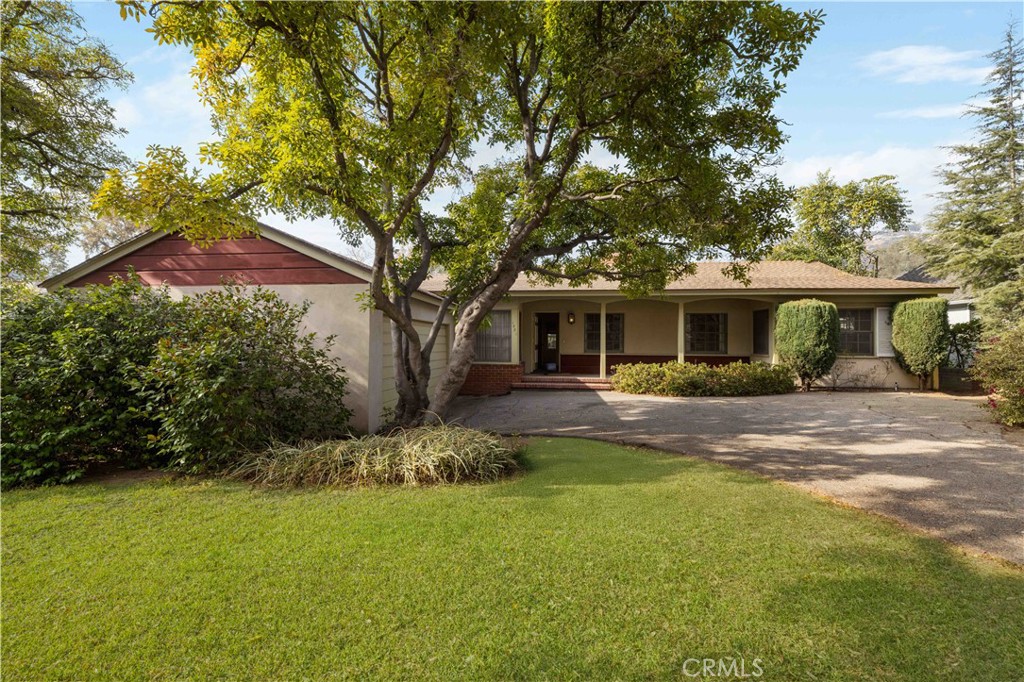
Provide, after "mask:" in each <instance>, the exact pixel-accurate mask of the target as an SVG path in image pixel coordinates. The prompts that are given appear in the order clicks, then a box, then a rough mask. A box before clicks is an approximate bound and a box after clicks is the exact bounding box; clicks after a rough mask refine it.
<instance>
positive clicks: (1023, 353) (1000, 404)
mask: <svg viewBox="0 0 1024 682" xmlns="http://www.w3.org/2000/svg"><path fill="white" fill-rule="evenodd" d="M971 374H972V375H973V376H974V378H975V379H977V380H978V381H979V382H981V385H982V386H984V387H985V389H986V390H987V391H988V407H990V408H991V409H992V410H993V412H994V413H995V417H996V419H997V420H998V421H1000V422H1002V423H1003V424H1006V425H1008V426H1024V322H1020V323H1018V324H1017V326H1015V327H1012V328H1011V329H1009V330H1008V331H1006V332H1003V333H1002V334H1000V335H999V336H998V337H996V338H993V339H991V340H990V341H989V342H988V343H986V344H985V345H984V346H983V347H982V348H981V350H980V351H979V352H978V354H977V356H976V357H975V361H974V366H973V367H972V368H971Z"/></svg>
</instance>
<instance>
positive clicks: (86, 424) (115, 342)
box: [0, 279, 182, 488]
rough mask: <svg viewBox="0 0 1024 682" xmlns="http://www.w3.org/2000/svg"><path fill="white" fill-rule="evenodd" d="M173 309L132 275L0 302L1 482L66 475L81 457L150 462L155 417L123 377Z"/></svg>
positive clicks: (174, 315) (176, 307) (147, 354)
mask: <svg viewBox="0 0 1024 682" xmlns="http://www.w3.org/2000/svg"><path fill="white" fill-rule="evenodd" d="M181 316H182V306H181V304H178V303H175V302H174V301H172V300H171V298H170V296H169V295H168V293H167V291H166V290H163V289H153V288H150V287H147V286H143V285H142V284H141V283H140V282H139V281H138V280H137V279H132V280H128V281H124V280H117V281H115V282H114V283H113V284H111V285H110V286H103V287H88V288H85V289H62V290H60V291H58V292H56V293H54V294H50V295H46V296H33V297H31V298H29V299H27V300H25V301H23V302H21V303H20V304H18V305H16V306H14V307H13V308H11V309H10V310H8V311H6V314H5V315H4V319H3V325H2V333H0V339H2V341H0V356H2V357H0V367H2V370H0V372H2V380H3V397H2V409H0V423H2V430H3V476H2V483H3V486H4V487H5V488H6V487H9V486H11V485H19V484H25V483H43V482H52V483H66V482H68V481H72V480H74V479H75V478H78V477H79V476H81V474H82V471H83V470H84V468H85V466H86V464H87V463H88V462H90V461H96V460H115V461H118V462H123V463H125V464H128V465H139V464H151V463H153V454H154V453H152V451H150V450H149V449H148V447H147V435H148V434H151V433H153V431H154V428H155V425H154V423H153V418H152V416H151V415H149V414H147V413H146V412H145V411H144V410H141V409H139V408H140V401H139V399H138V395H137V394H136V393H135V391H134V390H133V388H132V386H133V384H134V382H135V380H136V378H137V376H138V373H139V368H140V367H144V366H146V365H147V364H149V362H150V361H151V359H152V357H153V353H154V351H155V349H156V344H157V341H158V340H159V339H160V338H161V336H162V335H164V334H166V333H167V330H168V329H170V328H171V327H173V326H174V325H175V324H176V323H177V321H178V320H179V319H180V318H181Z"/></svg>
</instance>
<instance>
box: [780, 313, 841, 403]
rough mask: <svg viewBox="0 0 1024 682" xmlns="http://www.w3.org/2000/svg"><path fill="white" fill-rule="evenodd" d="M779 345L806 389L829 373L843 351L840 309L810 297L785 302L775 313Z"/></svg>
mask: <svg viewBox="0 0 1024 682" xmlns="http://www.w3.org/2000/svg"><path fill="white" fill-rule="evenodd" d="M775 320H776V321H775V348H776V351H777V352H778V354H779V358H780V359H781V360H782V362H783V363H785V364H786V365H788V366H789V367H790V368H791V369H792V370H793V371H794V372H795V373H796V375H797V377H799V379H800V384H801V387H802V388H803V390H805V391H807V390H810V388H811V384H812V383H813V382H814V381H816V380H817V379H820V378H821V377H823V376H825V375H826V374H828V372H829V370H831V369H832V365H834V364H835V362H836V355H837V354H838V351H839V310H838V309H837V308H836V306H835V304H834V303H828V302H826V301H819V300H817V299H813V298H806V299H802V300H799V301H790V302H789V303H783V304H782V305H780V306H779V309H778V311H777V313H776V316H775Z"/></svg>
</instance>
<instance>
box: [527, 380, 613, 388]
mask: <svg viewBox="0 0 1024 682" xmlns="http://www.w3.org/2000/svg"><path fill="white" fill-rule="evenodd" d="M512 388H513V390H546V391H610V390H612V385H611V383H610V382H608V381H604V382H601V381H600V380H598V381H537V380H533V381H517V382H516V383H514V384H512Z"/></svg>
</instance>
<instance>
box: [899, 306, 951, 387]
mask: <svg viewBox="0 0 1024 682" xmlns="http://www.w3.org/2000/svg"><path fill="white" fill-rule="evenodd" d="M948 308H949V304H948V302H947V301H946V299H944V298H917V299H914V300H912V301H902V302H900V303H897V304H896V305H895V306H894V307H893V309H892V347H893V350H895V351H896V360H897V362H899V363H900V366H902V367H903V369H905V370H907V371H908V372H910V373H911V374H915V375H917V379H918V381H919V382H920V387H921V389H924V387H925V382H926V381H927V380H928V377H929V376H930V375H931V373H932V372H933V371H935V369H936V368H938V367H941V366H942V364H943V363H945V362H946V360H947V359H948V357H949V316H948Z"/></svg>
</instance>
